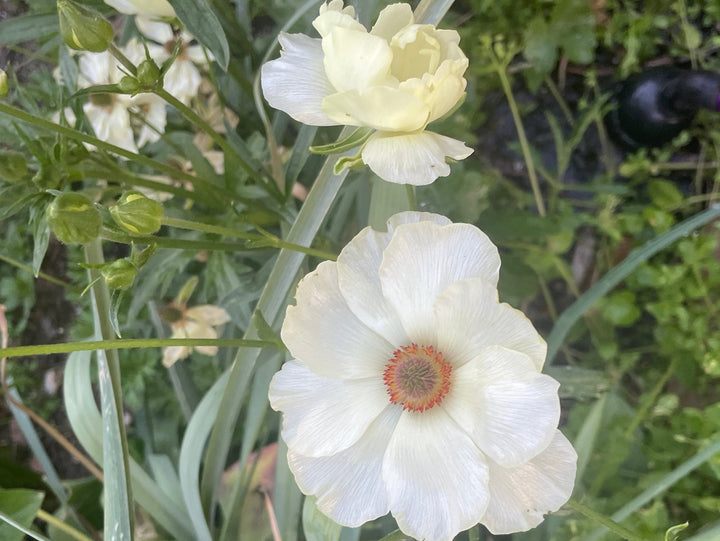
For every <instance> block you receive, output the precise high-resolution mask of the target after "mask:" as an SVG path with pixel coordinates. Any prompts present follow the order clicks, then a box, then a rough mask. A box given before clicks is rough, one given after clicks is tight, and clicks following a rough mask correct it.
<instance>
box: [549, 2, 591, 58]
mask: <svg viewBox="0 0 720 541" xmlns="http://www.w3.org/2000/svg"><path fill="white" fill-rule="evenodd" d="M551 17H552V23H551V28H550V32H552V33H553V34H554V35H555V36H556V39H557V44H558V45H559V46H560V47H561V48H562V49H563V52H564V53H565V54H566V55H567V57H568V59H569V60H570V61H571V62H577V63H578V64H589V63H590V62H592V60H593V58H595V46H596V45H597V40H596V38H595V15H594V14H593V12H592V9H591V8H590V4H589V3H588V2H586V1H585V0H562V1H560V2H558V3H557V4H555V8H554V9H553V13H552V16H551Z"/></svg>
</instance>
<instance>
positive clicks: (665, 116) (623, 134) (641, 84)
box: [605, 66, 720, 150]
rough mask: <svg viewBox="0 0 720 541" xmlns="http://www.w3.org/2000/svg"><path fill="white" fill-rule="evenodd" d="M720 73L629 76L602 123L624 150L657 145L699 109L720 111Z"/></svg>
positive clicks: (658, 71)
mask: <svg viewBox="0 0 720 541" xmlns="http://www.w3.org/2000/svg"><path fill="white" fill-rule="evenodd" d="M719 99H720V73H715V72H712V71H689V70H683V69H680V68H675V67H667V66H666V67H658V68H651V69H649V70H647V71H644V72H642V73H638V74H636V75H633V76H631V77H629V78H628V79H627V80H626V81H624V82H623V83H622V86H621V87H620V89H619V91H618V92H617V93H616V95H615V98H614V100H615V102H616V107H615V108H614V109H613V110H612V111H610V113H608V115H607V117H606V118H605V123H606V125H607V127H608V130H609V131H610V135H611V136H612V137H613V139H614V140H615V142H616V143H617V144H619V145H620V146H622V147H623V148H626V149H629V150H634V149H637V148H640V147H655V146H660V145H662V144H664V143H667V142H668V141H670V140H672V139H673V138H674V137H675V136H677V135H678V134H679V133H680V132H681V131H682V130H684V129H685V128H687V127H688V126H690V123H691V122H692V120H693V118H694V117H695V114H696V113H697V112H698V110H699V109H709V110H711V111H718V110H720V102H719V101H718V100H719Z"/></svg>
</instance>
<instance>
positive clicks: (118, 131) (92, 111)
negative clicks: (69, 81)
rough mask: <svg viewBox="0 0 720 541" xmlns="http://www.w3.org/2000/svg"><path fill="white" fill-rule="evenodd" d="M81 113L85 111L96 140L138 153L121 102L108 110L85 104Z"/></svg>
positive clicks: (126, 113) (128, 120) (124, 108)
mask: <svg viewBox="0 0 720 541" xmlns="http://www.w3.org/2000/svg"><path fill="white" fill-rule="evenodd" d="M83 111H85V115H86V116H87V117H88V120H89V121H90V125H91V126H92V127H93V130H94V131H95V135H96V136H97V138H98V139H100V140H101V141H106V142H108V143H111V144H113V145H116V146H119V147H121V148H124V149H125V150H129V151H130V152H137V151H138V150H137V146H136V145H135V139H134V138H133V132H132V128H131V126H130V116H129V114H128V111H127V107H125V105H123V104H122V103H121V102H119V101H118V102H116V103H115V104H114V105H112V106H111V107H110V108H108V107H103V106H99V105H94V104H92V103H86V104H85V105H84V106H83Z"/></svg>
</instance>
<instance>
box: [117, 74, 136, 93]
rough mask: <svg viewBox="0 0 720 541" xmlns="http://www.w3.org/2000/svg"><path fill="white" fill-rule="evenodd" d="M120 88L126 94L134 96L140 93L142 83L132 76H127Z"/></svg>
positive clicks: (119, 84)
mask: <svg viewBox="0 0 720 541" xmlns="http://www.w3.org/2000/svg"><path fill="white" fill-rule="evenodd" d="M118 86H119V87H120V90H122V91H123V92H124V93H125V94H132V95H133V96H134V95H135V94H137V93H138V92H139V91H140V83H139V82H138V80H137V79H136V78H135V77H133V76H131V75H126V76H125V77H123V78H122V79H120V82H119V83H118Z"/></svg>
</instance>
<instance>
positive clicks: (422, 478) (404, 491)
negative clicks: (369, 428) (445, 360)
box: [383, 407, 489, 541]
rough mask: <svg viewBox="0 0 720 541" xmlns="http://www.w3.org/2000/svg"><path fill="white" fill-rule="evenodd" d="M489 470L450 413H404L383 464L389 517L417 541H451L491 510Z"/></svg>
mask: <svg viewBox="0 0 720 541" xmlns="http://www.w3.org/2000/svg"><path fill="white" fill-rule="evenodd" d="M488 475H489V474H488V467H487V464H486V459H485V457H484V456H483V454H482V453H481V452H480V450H479V449H478V448H477V447H476V446H475V444H474V443H473V442H472V440H471V439H470V438H469V437H468V436H467V434H465V433H464V432H463V431H462V430H461V429H460V428H459V427H458V426H457V425H456V424H455V423H454V422H453V421H452V419H450V418H449V417H448V416H447V414H446V413H445V411H444V410H443V409H441V408H437V407H436V408H432V409H430V410H427V411H425V412H422V413H410V412H403V414H402V416H401V418H400V421H399V422H398V424H397V427H396V428H395V432H394V433H393V435H392V438H391V439H390V443H389V445H388V449H387V452H386V453H385V460H384V462H383V478H384V479H385V484H386V486H387V491H388V500H389V502H390V512H391V513H392V514H393V516H394V517H395V519H396V520H397V523H398V526H399V527H400V529H401V530H402V531H403V532H404V533H406V534H408V535H411V536H413V537H415V538H417V539H432V540H433V541H450V540H451V539H452V538H453V537H454V536H455V535H456V534H457V533H458V532H460V531H462V530H466V529H468V528H470V527H471V526H473V525H474V524H476V523H478V522H479V521H480V519H481V518H482V516H483V514H484V512H485V509H486V507H487V505H488V499H489V491H488Z"/></svg>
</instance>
